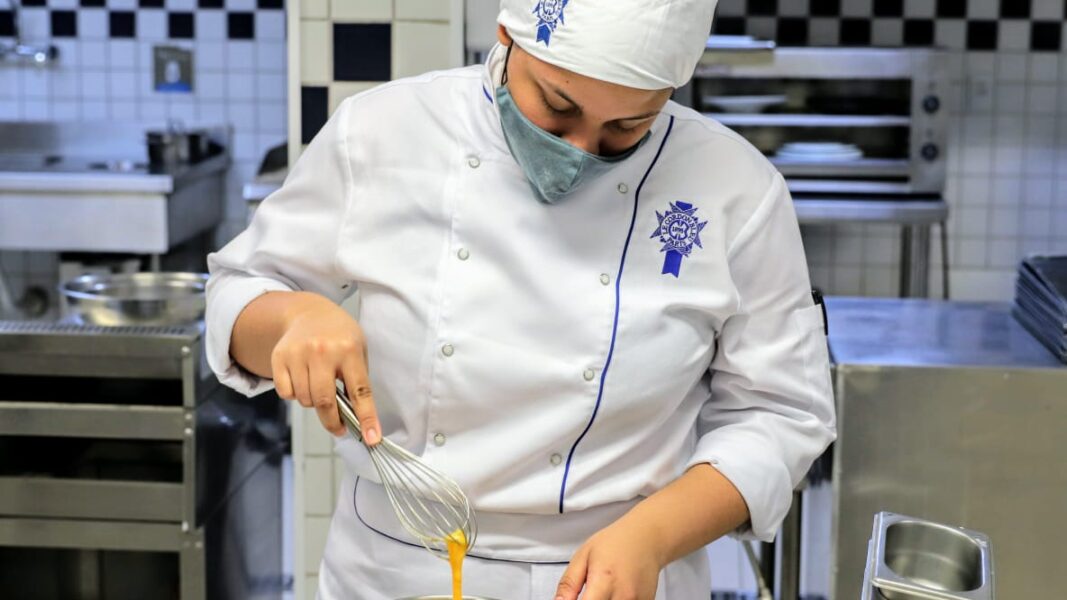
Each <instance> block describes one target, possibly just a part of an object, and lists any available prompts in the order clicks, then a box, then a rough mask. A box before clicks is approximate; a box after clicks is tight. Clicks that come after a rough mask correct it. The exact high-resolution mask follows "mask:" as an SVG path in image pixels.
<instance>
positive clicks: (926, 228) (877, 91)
mask: <svg viewBox="0 0 1067 600" xmlns="http://www.w3.org/2000/svg"><path fill="white" fill-rule="evenodd" d="M716 37H717V36H712V39H715V38H716ZM946 73H947V70H946V59H945V56H944V55H943V54H942V53H940V52H937V51H933V50H920V49H888V48H881V49H876V48H870V49H864V48H814V47H807V48H775V49H774V50H773V51H765V52H736V51H722V50H720V49H718V48H716V47H714V46H713V45H710V44H709V46H708V49H707V51H706V52H705V53H704V56H703V58H702V59H701V61H700V64H699V65H698V66H697V69H696V73H695V75H694V79H693V93H692V98H693V101H694V108H695V109H697V110H701V111H704V112H705V114H706V115H707V116H709V117H710V118H712V119H715V120H717V121H719V122H721V123H722V124H724V125H726V126H728V127H730V128H732V129H734V130H735V131H737V132H738V133H740V134H741V135H742V136H744V137H745V138H746V139H747V140H748V141H749V142H751V143H752V144H753V145H754V146H755V147H756V148H757V149H759V150H761V151H762V152H763V153H764V154H766V155H767V156H768V157H769V158H770V160H771V162H773V163H774V164H775V166H776V167H777V168H778V170H779V171H781V172H782V174H783V175H784V176H785V179H786V182H787V184H788V186H789V190H790V192H792V195H793V199H794V202H795V205H796V210H797V216H798V217H799V219H800V221H801V223H802V224H816V223H842V222H859V223H893V224H896V225H899V226H900V229H901V233H900V235H901V254H900V264H901V271H900V294H901V296H926V295H927V292H928V288H929V284H928V279H929V268H930V247H931V243H930V242H931V239H930V237H931V236H930V233H931V228H932V226H933V225H935V224H937V225H940V226H941V234H942V241H943V242H944V239H945V237H946V233H945V230H944V223H945V221H946V220H947V218H948V206H947V204H946V203H945V201H944V198H943V193H944V188H945V178H946V165H947V161H946V153H945V148H946V146H947V140H948V114H947V113H948V111H947V109H946V106H945V102H944V100H943V98H944V97H945V96H946V95H947V91H948V90H947V88H948V77H947V75H946ZM770 95H776V96H784V97H785V98H786V100H785V102H784V103H782V104H780V105H778V106H775V108H774V110H773V111H772V112H762V111H761V110H756V109H755V108H756V107H755V106H754V107H753V110H751V111H749V112H748V113H737V112H733V111H726V112H719V107H718V106H717V104H716V102H714V101H712V99H713V98H721V97H731V96H770ZM812 142H815V143H827V142H831V143H838V144H842V145H845V146H850V147H853V148H850V150H849V152H848V153H847V154H845V153H837V154H834V155H832V156H831V155H829V154H826V153H823V154H819V153H814V152H808V153H804V152H800V153H798V152H792V151H790V149H791V148H796V147H797V146H795V144H798V143H799V144H806V143H812ZM780 149H781V150H780ZM941 247H942V251H943V252H945V248H946V247H947V244H944V243H942V245H941ZM941 262H942V264H943V265H944V267H943V271H942V273H941V278H942V286H943V288H944V290H945V292H944V293H945V296H946V297H947V296H948V292H947V289H948V287H947V282H948V278H947V268H948V267H947V265H948V262H949V261H948V260H946V257H945V256H942V261H941Z"/></svg>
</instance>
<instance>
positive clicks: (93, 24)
mask: <svg viewBox="0 0 1067 600" xmlns="http://www.w3.org/2000/svg"><path fill="white" fill-rule="evenodd" d="M108 32H109V25H108V16H107V11H106V10H93V9H88V10H79V11H78V37H80V38H82V39H86V38H96V39H107V37H108Z"/></svg>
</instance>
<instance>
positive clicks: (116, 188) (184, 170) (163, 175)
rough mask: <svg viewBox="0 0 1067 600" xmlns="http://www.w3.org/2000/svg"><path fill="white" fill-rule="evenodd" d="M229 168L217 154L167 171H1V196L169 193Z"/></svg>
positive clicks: (222, 156) (225, 158) (228, 162)
mask: <svg viewBox="0 0 1067 600" xmlns="http://www.w3.org/2000/svg"><path fill="white" fill-rule="evenodd" d="M229 165H230V157H229V155H228V154H220V155H218V156H214V157H212V158H209V159H208V160H205V161H203V162H200V163H197V164H195V165H180V166H177V167H174V168H170V169H166V170H159V171H157V170H155V169H148V168H145V167H143V166H142V167H140V168H135V169H134V170H132V171H126V172H110V171H64V170H59V169H56V170H50V169H47V168H42V169H34V170H24V171H5V170H0V193H5V192H127V193H130V192H133V193H137V192H142V193H158V194H169V193H170V192H173V191H174V190H175V189H176V188H178V187H181V186H182V184H183V183H185V182H186V181H191V180H194V179H198V178H200V177H203V176H205V175H210V174H214V173H216V172H218V171H224V170H225V169H227V168H228V167H229Z"/></svg>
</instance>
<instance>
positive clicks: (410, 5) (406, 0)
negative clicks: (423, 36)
mask: <svg viewBox="0 0 1067 600" xmlns="http://www.w3.org/2000/svg"><path fill="white" fill-rule="evenodd" d="M787 4H791V3H787ZM785 6H786V5H783V6H782V8H783V9H784V8H785ZM451 11H452V3H451V2H449V1H448V0H396V7H395V16H394V18H395V19H397V20H417V21H448V20H449V19H450V18H451V14H450V13H451ZM805 12H806V11H805Z"/></svg>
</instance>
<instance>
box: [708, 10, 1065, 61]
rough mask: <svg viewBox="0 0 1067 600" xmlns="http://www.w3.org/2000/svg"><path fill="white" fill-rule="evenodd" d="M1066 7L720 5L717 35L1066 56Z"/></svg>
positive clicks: (821, 43) (783, 41)
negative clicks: (1063, 52)
mask: <svg viewBox="0 0 1067 600" xmlns="http://www.w3.org/2000/svg"><path fill="white" fill-rule="evenodd" d="M1065 5H1067V2H1065V0H720V1H719V8H718V15H717V18H716V21H715V27H714V31H715V32H716V33H721V34H735V35H745V34H747V35H753V36H756V37H759V38H764V39H772V40H776V41H777V42H778V43H779V44H781V45H784V46H807V45H812V46H837V45H842V46H915V47H924V46H938V47H943V48H949V49H956V50H1030V51H1035V52H1058V51H1060V50H1061V49H1062V48H1063V43H1064V42H1063V40H1064V29H1065V25H1067V23H1065V16H1067V6H1065Z"/></svg>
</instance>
